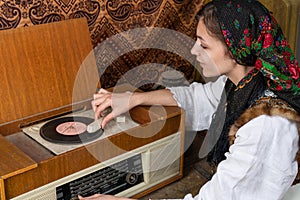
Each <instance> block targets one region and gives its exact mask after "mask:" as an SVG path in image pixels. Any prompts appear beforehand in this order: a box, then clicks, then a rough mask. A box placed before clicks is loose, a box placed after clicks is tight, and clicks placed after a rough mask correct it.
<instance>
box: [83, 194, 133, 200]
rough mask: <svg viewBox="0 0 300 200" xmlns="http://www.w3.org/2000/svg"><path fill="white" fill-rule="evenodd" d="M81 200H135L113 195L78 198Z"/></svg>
mask: <svg viewBox="0 0 300 200" xmlns="http://www.w3.org/2000/svg"><path fill="white" fill-rule="evenodd" d="M78 198H79V200H102V199H103V200H133V199H129V198H124V197H116V196H112V195H104V194H94V195H92V196H89V197H82V196H78Z"/></svg>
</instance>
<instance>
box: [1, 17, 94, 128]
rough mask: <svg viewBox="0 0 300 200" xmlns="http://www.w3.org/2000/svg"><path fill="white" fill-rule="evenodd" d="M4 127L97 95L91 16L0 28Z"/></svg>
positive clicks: (2, 117)
mask: <svg viewBox="0 0 300 200" xmlns="http://www.w3.org/2000/svg"><path fill="white" fill-rule="evenodd" d="M0 55H1V63H0V65H1V66H0V74H1V79H0V85H1V90H0V101H1V104H0V110H1V112H0V127H1V126H2V125H3V124H6V123H8V122H11V121H15V120H19V119H23V118H27V117H28V116H35V115H39V114H40V113H47V112H48V111H52V112H56V110H57V112H59V110H61V108H63V110H64V111H66V110H68V109H69V110H70V109H72V108H66V107H68V106H69V105H72V104H73V103H74V102H80V101H84V100H86V99H89V98H91V97H92V94H93V93H94V92H95V89H96V87H97V83H98V72H97V67H96V62H95V57H94V52H93V48H92V44H91V39H90V34H89V29H88V25H87V20H86V18H79V19H70V20H64V21H61V22H52V23H47V24H42V25H34V26H29V27H22V28H16V29H10V30H4V31H0Z"/></svg>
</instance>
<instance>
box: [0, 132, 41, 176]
mask: <svg viewBox="0 0 300 200" xmlns="http://www.w3.org/2000/svg"><path fill="white" fill-rule="evenodd" d="M0 152H1V154H0V162H1V165H0V177H1V179H6V178H9V177H11V176H14V175H17V174H19V173H23V172H25V171H28V170H31V169H33V168H36V167H37V163H36V162H35V161H33V160H32V159H31V158H30V157H29V156H27V155H26V154H25V153H23V152H22V151H21V150H20V149H18V148H17V147H15V146H14V145H12V144H11V143H9V142H8V141H7V140H6V139H5V138H4V137H3V136H1V135H0Z"/></svg>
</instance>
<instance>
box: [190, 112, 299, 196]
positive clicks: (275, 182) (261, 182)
mask: <svg viewBox="0 0 300 200" xmlns="http://www.w3.org/2000/svg"><path fill="white" fill-rule="evenodd" d="M297 151H298V130H297V126H296V124H295V123H292V122H291V121H289V120H287V119H286V118H282V117H279V116H267V115H261V116H259V117H257V118H255V119H253V120H251V121H250V122H248V123H247V124H245V125H244V126H243V127H241V128H240V129H239V130H238V132H237V133H236V140H235V142H234V144H233V145H231V146H230V148H229V152H228V153H226V154H225V156H226V159H225V160H224V161H222V162H221V163H220V164H219V165H218V168H217V172H216V173H215V174H214V176H213V177H212V179H211V180H210V181H209V182H207V183H206V184H205V185H204V186H203V187H202V188H201V189H200V192H199V194H198V195H197V196H196V197H195V199H199V200H240V199H243V200H250V199H251V200H277V199H278V200H279V199H282V197H283V195H284V194H285V193H286V191H287V190H288V189H289V187H290V186H291V184H292V182H293V180H294V178H295V177H296V174H297V169H298V165H297V161H296V160H295V156H296V153H297Z"/></svg>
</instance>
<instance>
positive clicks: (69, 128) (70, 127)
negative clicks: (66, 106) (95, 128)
mask: <svg viewBox="0 0 300 200" xmlns="http://www.w3.org/2000/svg"><path fill="white" fill-rule="evenodd" d="M86 128H87V126H86V125H85V124H84V123H81V122H64V123H61V124H60V125H58V126H57V127H56V131H57V132H58V133H59V134H62V135H79V134H81V133H84V132H85V131H86Z"/></svg>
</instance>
